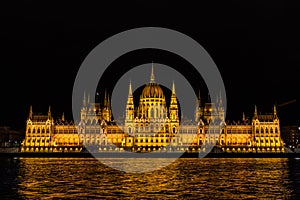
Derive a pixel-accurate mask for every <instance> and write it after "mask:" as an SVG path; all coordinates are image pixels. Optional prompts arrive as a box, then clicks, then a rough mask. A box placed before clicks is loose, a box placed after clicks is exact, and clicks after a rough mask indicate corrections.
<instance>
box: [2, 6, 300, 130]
mask: <svg viewBox="0 0 300 200" xmlns="http://www.w3.org/2000/svg"><path fill="white" fill-rule="evenodd" d="M296 2H297V1H283V0H281V1H278V0H272V1H271V0H268V1H266V0H263V1H259V0H257V1H238V0H232V1H214V0H210V1H199V0H197V1H171V0H154V1H153V0H152V1H147V0H136V1H130V0H127V1H126V0H125V1H115V0H111V1H107V2H106V3H105V2H104V1H80V3H77V2H74V1H33V0H25V1H20V3H19V4H17V3H16V4H14V3H10V4H9V5H8V4H7V5H5V4H3V3H2V6H1V8H2V9H1V19H2V20H1V21H2V23H1V39H2V41H1V49H2V53H1V55H2V56H1V57H2V58H1V79H0V85H1V94H2V95H1V97H2V98H1V103H2V108H1V111H0V125H1V126H4V125H7V126H12V127H13V128H16V129H20V128H24V127H25V122H26V118H27V115H28V111H29V106H30V105H32V106H33V111H34V112H45V113H46V112H47V110H48V105H51V106H52V111H53V115H54V116H60V115H61V114H62V112H65V115H66V118H67V119H69V120H71V119H72V113H71V104H72V89H73V83H74V80H75V76H76V74H77V71H78V69H79V67H80V65H81V63H82V62H83V60H84V59H85V57H86V56H87V55H88V53H89V52H90V51H91V50H92V49H93V48H94V47H95V46H97V45H98V44H99V43H101V42H102V41H103V40H105V39H107V38H108V37H110V36H112V35H114V34H117V33H119V32H121V31H125V30H128V29H131V28H137V27H144V26H157V27H165V28H171V29H174V30H177V31H180V32H182V33H184V34H186V35H188V36H190V37H192V38H193V39H195V40H196V41H198V42H199V43H200V44H201V45H202V46H203V47H204V48H205V49H206V51H207V52H208V53H209V54H210V56H211V57H212V59H213V60H214V62H215V63H216V65H217V66H218V68H219V70H220V72H221V75H222V77H223V80H224V83H225V89H226V92H227V104H228V105H227V108H228V110H227V118H228V119H240V118H241V116H242V112H245V113H246V115H252V113H253V111H254V105H255V104H256V105H257V106H258V111H259V112H262V113H265V112H272V109H273V105H274V103H276V104H277V105H280V104H283V103H285V102H288V101H291V100H296V102H294V103H291V104H287V105H285V106H279V108H278V112H279V117H280V119H281V122H282V124H297V125H298V124H300V114H299V113H300V112H299V110H300V109H299V108H300V99H299V97H300V91H299V85H300V79H299V73H298V71H299V67H300V47H299V46H300V31H299V24H300V23H299V20H300V12H299V9H300V6H299V5H298V4H296ZM171 57H172V56H170V57H169V58H171ZM175 57H176V56H175ZM152 60H154V61H155V62H162V63H165V64H168V65H169V66H172V64H174V62H175V61H176V58H174V59H168V55H165V56H163V55H162V54H161V53H159V52H157V51H145V52H136V57H135V56H134V55H131V56H127V57H126V58H124V59H123V60H122V62H123V63H122V65H124V66H125V65H126V66H134V65H136V64H141V63H147V62H151V61H152ZM116 63H121V60H119V61H116ZM180 64H182V65H184V63H180V61H178V62H177V65H180ZM99 78H100V77H99Z"/></svg>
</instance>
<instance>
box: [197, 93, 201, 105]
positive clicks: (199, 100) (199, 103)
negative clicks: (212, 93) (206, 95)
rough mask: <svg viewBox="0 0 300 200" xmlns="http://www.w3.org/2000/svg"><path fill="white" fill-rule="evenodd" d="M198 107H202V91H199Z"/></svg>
mask: <svg viewBox="0 0 300 200" xmlns="http://www.w3.org/2000/svg"><path fill="white" fill-rule="evenodd" d="M197 103H198V107H199V108H200V107H201V96H200V90H198V102H197Z"/></svg>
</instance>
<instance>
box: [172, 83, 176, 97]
mask: <svg viewBox="0 0 300 200" xmlns="http://www.w3.org/2000/svg"><path fill="white" fill-rule="evenodd" d="M172 95H176V92H175V83H174V81H173V83H172Z"/></svg>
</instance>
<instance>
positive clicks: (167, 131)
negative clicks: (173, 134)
mask: <svg viewBox="0 0 300 200" xmlns="http://www.w3.org/2000/svg"><path fill="white" fill-rule="evenodd" d="M166 133H169V126H168V125H166Z"/></svg>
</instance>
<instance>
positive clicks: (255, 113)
mask: <svg viewBox="0 0 300 200" xmlns="http://www.w3.org/2000/svg"><path fill="white" fill-rule="evenodd" d="M254 117H255V118H257V106H256V105H255V106H254Z"/></svg>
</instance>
